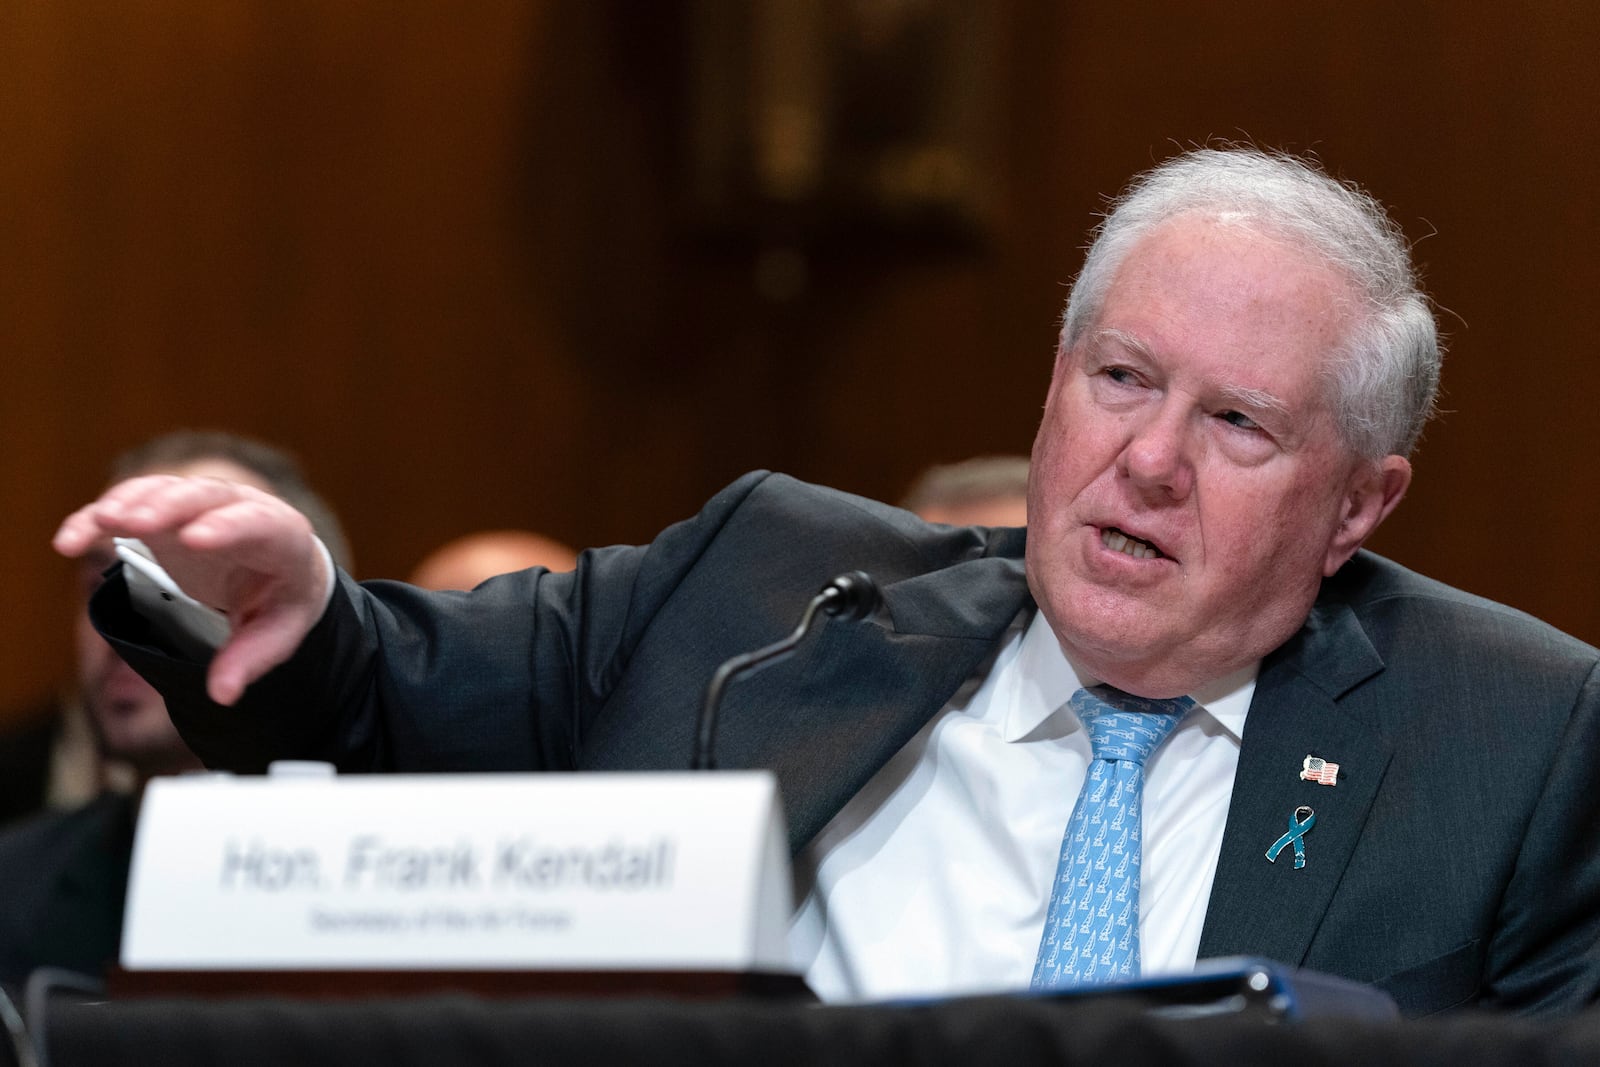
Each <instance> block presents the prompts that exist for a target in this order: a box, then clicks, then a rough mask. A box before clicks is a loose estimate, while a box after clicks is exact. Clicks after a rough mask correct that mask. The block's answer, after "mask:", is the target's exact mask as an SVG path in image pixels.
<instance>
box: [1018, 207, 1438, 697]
mask: <svg viewBox="0 0 1600 1067" xmlns="http://www.w3.org/2000/svg"><path fill="white" fill-rule="evenodd" d="M1355 298H1356V297H1355V294H1354V292H1353V291H1352V289H1351V287H1350V285H1349V283H1348V282H1347V281H1346V280H1345V279H1344V278H1343V277H1342V276H1341V275H1339V274H1337V273H1334V272H1332V271H1331V270H1329V269H1328V268H1326V267H1323V266H1321V265H1318V264H1316V263H1315V262H1314V261H1313V260H1312V258H1311V257H1309V256H1308V255H1307V254H1305V253H1304V252H1301V251H1299V250H1297V249H1295V248H1294V247H1292V246H1289V245H1286V244H1282V243H1279V242H1277V241H1274V240H1271V239H1268V238H1264V237H1262V236H1260V235H1257V234H1252V233H1250V232H1248V231H1246V230H1244V229H1241V228H1237V227H1228V226H1224V225H1219V224H1216V223H1212V222H1209V221H1206V220H1204V219H1201V218H1198V217H1192V216H1191V217H1180V218H1179V219H1176V220H1174V221H1171V222H1168V223H1166V224H1164V225H1162V226H1161V227H1158V228H1157V229H1156V230H1155V231H1153V232H1152V233H1151V234H1150V235H1148V236H1147V237H1146V238H1144V240H1143V241H1142V242H1141V243H1140V244H1139V245H1137V246H1136V247H1135V248H1134V250H1133V251H1132V253H1131V254H1130V255H1129V256H1128V258H1127V259H1126V260H1125V261H1124V263H1123V265H1122V266H1121V268H1120V269H1119V270H1118V272H1117V274H1116V276H1115V278H1114V279H1113V282H1112V285H1111V288H1110V290H1109V292H1108V293H1107V295H1106V299H1105V302H1104V305H1103V306H1102V307H1101V309H1100V313H1099V315H1098V317H1097V319H1096V321H1095V322H1094V323H1092V324H1091V325H1090V327H1089V328H1088V329H1087V330H1086V331H1085V332H1084V334H1083V336H1082V337H1080V338H1079V339H1078V341H1077V342H1076V343H1075V344H1074V345H1073V347H1072V349H1071V350H1067V351H1063V352H1061V353H1060V354H1059V355H1058V357H1057V360H1056V367H1055V373H1054V375H1053V377H1052V379H1051V383H1050V394H1049V397H1048V400H1047V401H1046V404H1045V412H1044V419H1043V421H1042V423H1041V424H1040V427H1039V433H1038V437H1037V438H1036V439H1035V441H1034V447H1033V466H1032V478H1031V482H1030V487H1029V496H1028V518H1029V533H1028V550H1027V566H1028V584H1029V587H1030V588H1031V589H1032V591H1033V595H1034V598H1035V599H1036V600H1037V601H1038V603H1039V607H1040V610H1041V611H1043V612H1044V614H1045V618H1046V619H1047V620H1048V621H1049V623H1050V625H1051V627H1052V629H1053V630H1054V631H1055V633H1056V636H1057V638H1058V639H1059V640H1060V641H1061V644H1062V647H1063V649H1065V651H1066V652H1067V653H1068V655H1069V656H1071V657H1072V658H1073V659H1074V660H1075V662H1077V664H1078V665H1079V666H1080V667H1081V668H1082V669H1084V670H1087V671H1089V672H1090V673H1092V674H1094V675H1095V676H1096V677H1098V678H1099V679H1101V680H1103V681H1106V682H1109V683H1111V684H1113V685H1116V686H1118V687H1120V688H1123V689H1128V690H1131V691H1133V692H1136V693H1139V694H1141V695H1144V696H1152V697H1162V696H1173V695H1177V694H1180V693H1186V692H1189V691H1191V690H1193V689H1194V688H1196V687H1198V686H1199V685H1201V684H1203V683H1205V682H1207V681H1211V680H1214V679H1216V678H1219V677H1221V676H1223V675H1225V674H1227V673H1229V672H1231V671H1233V670H1236V669H1238V668H1240V667H1242V666H1244V665H1246V664H1248V663H1251V662H1254V661H1255V660H1257V659H1259V658H1260V657H1261V656H1263V655H1265V654H1266V653H1267V652H1269V651H1271V650H1272V649H1273V648H1275V647H1277V646H1278V645H1279V644H1281V643H1282V642H1283V641H1284V640H1286V639H1287V638H1288V637H1289V636H1290V635H1291V634H1292V633H1293V632H1294V631H1295V630H1296V629H1298V628H1299V626H1300V625H1301V623H1302V622H1304V620H1305V617H1306V614H1307V612H1308V611H1309V610H1310V607H1311V604H1312V601H1313V600H1314V599H1315V598H1316V594H1317V589H1318V587H1319V585H1320V582H1321V579H1322V577H1323V576H1324V575H1328V574H1332V573H1333V572H1334V571H1335V570H1337V569H1338V568H1339V566H1340V565H1341V564H1342V563H1344V561H1345V560H1346V559H1348V558H1349V557H1350V555H1351V554H1353V553H1354V552H1355V550H1356V549H1357V548H1358V547H1359V546H1360V544H1361V541H1362V540H1363V539H1364V538H1365V537H1366V535H1367V534H1368V533H1370V532H1371V530H1372V529H1373V528H1374V527H1376V525H1377V523H1378V522H1379V521H1381V519H1382V518H1383V516H1384V515H1386V514H1387V513H1388V511H1389V510H1390V509H1391V508H1392V507H1393V506H1394V504H1395V503H1398V501H1399V498H1400V495H1401V494H1402V493H1403V492H1404V490H1405V486H1406V484H1407V482H1408V481H1409V476H1410V468H1409V466H1408V465H1407V464H1406V461H1405V460H1404V459H1402V458H1401V457H1398V456H1390V457H1388V458H1387V459H1386V460H1384V461H1383V463H1382V464H1373V463H1371V462H1364V461H1362V460H1360V459H1358V458H1356V457H1355V456H1353V455H1352V454H1351V453H1350V451H1349V449H1348V448H1347V447H1346V446H1345V445H1344V444H1343V442H1342V440H1341V438H1340V436H1339V433H1338V430H1337V427H1336V425H1335V422H1334V418H1333V415H1332V408H1331V404H1330V393H1329V391H1328V387H1327V385H1326V384H1325V379H1324V376H1323V371H1324V369H1325V360H1326V359H1327V356H1328V353H1330V352H1332V351H1333V350H1334V349H1335V348H1336V346H1337V345H1338V344H1339V343H1340V341H1341V340H1342V336H1343V332H1344V330H1345V328H1346V327H1347V326H1348V325H1349V322H1350V318H1349V315H1350V312H1349V311H1348V310H1347V309H1348V308H1349V307H1350V306H1351V304H1352V302H1353V301H1354V300H1355Z"/></svg>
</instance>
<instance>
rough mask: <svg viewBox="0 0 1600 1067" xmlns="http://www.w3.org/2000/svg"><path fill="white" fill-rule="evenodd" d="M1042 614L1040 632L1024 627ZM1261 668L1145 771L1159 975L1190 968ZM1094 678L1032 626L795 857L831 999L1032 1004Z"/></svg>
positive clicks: (1146, 969) (1152, 933) (798, 949)
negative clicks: (1083, 701) (1085, 692)
mask: <svg viewBox="0 0 1600 1067" xmlns="http://www.w3.org/2000/svg"><path fill="white" fill-rule="evenodd" d="M1029 615H1032V616H1033V617H1032V619H1031V621H1029V619H1028V616H1029ZM1257 666H1258V665H1257V664H1252V665H1251V666H1250V667H1249V668H1247V669H1246V670H1243V671H1240V672H1238V673H1236V674H1234V675H1232V676H1230V677H1228V678H1225V679H1222V680H1220V681H1219V682H1217V683H1215V684H1212V685H1208V686H1205V687H1203V688H1202V690H1201V691H1199V692H1195V693H1192V694H1190V695H1191V696H1193V697H1194V699H1195V701H1196V706H1195V708H1193V709H1192V710H1191V711H1190V712H1189V713H1188V714H1187V715H1185V716H1184V718H1183V720H1182V721H1181V722H1180V723H1179V725H1178V727H1177V729H1176V730H1174V731H1173V732H1172V734H1171V735H1170V736H1169V737H1168V738H1167V739H1166V741H1165V742H1163V743H1162V745H1161V746H1160V747H1159V748H1157V749H1156V751H1155V753H1154V754H1153V755H1152V756H1151V757H1150V759H1149V760H1148V762H1147V763H1146V765H1145V796H1144V855H1143V860H1142V864H1143V868H1142V869H1143V874H1142V878H1141V882H1140V899H1139V938H1140V946H1141V956H1142V969H1143V973H1144V974H1146V975H1149V974H1156V973H1160V972H1171V971H1187V970H1190V969H1192V968H1193V967H1194V963H1195V956H1196V953H1197V951H1198V948H1199V945H1200V931H1201V927H1202V926H1203V925H1204V923H1205V913H1206V902H1207V900H1208V898H1209V897H1210V894H1211V881H1212V878H1213V877H1214V876H1215V874H1216V869H1217V856H1218V853H1219V852H1220V851H1221V847H1222V830H1223V826H1224V824H1225V823H1226V821H1227V816H1228V801H1229V797H1230V795H1231V793H1232V790H1233V778H1234V772H1235V771H1236V770H1237V768H1238V764H1239V738H1240V737H1241V736H1242V734H1243V732H1244V720H1245V714H1246V712H1247V711H1248V710H1249V707H1250V698H1251V695H1252V694H1253V693H1254V692H1255V676H1256V669H1257ZM1094 682H1095V680H1094V679H1091V678H1088V677H1087V676H1085V675H1082V674H1080V673H1079V672H1078V671H1077V670H1076V669H1075V668H1074V667H1073V665H1072V664H1071V663H1070V662H1069V661H1068V660H1067V658H1066V656H1065V655H1063V654H1062V651H1061V646H1060V644H1059V643H1058V642H1057V641H1056V639H1055V635H1054V634H1053V633H1052V632H1051V630H1050V627H1049V625H1048V624H1047V623H1046V622H1045V620H1044V617H1043V616H1042V615H1038V614H1036V613H1033V612H1031V611H1029V612H1025V613H1024V614H1023V616H1022V617H1020V618H1019V619H1018V622H1017V623H1016V624H1014V626H1013V630H1012V634H1011V636H1010V638H1009V639H1008V640H1007V641H1005V642H1004V643H1003V645H1002V647H1001V649H1000V651H999V653H998V654H997V655H996V657H995V659H994V663H993V666H992V667H991V668H990V669H989V671H988V673H987V676H982V677H980V678H979V679H976V684H975V685H972V684H969V685H968V686H966V687H964V689H963V690H962V691H961V692H959V693H957V695H956V697H955V698H954V699H952V700H951V702H950V703H949V704H948V705H946V706H945V708H944V709H943V710H942V711H941V712H940V713H939V714H938V715H936V716H934V718H933V719H932V721H930V722H929V723H928V724H927V725H926V726H924V727H923V728H922V730H921V731H920V732H919V733H918V734H917V735H916V736H915V737H914V738H912V739H911V741H910V742H909V743H908V744H907V745H906V746H905V747H904V748H903V749H901V750H900V752H899V753H898V754H896V755H895V756H894V757H893V758H892V759H891V760H890V761H889V762H888V763H887V764H886V765H885V766H884V767H883V769H882V770H880V771H879V772H878V773H877V774H876V775H875V776H874V777H873V778H872V780H871V781H870V782H868V784H867V786H866V788H864V789H862V790H861V792H860V793H858V794H857V795H856V796H855V797H854V798H852V799H851V801H850V802H849V803H848V804H846V805H845V807H844V809H843V810H841V811H840V812H839V814H838V815H837V816H835V817H834V819H833V821H832V822H830V823H829V824H828V825H827V826H826V827H824V828H823V830H822V832H821V833H820V834H818V835H817V837H816V839H815V840H813V841H812V842H811V844H810V845H809V846H807V848H806V849H805V851H804V852H803V853H802V854H801V855H800V856H799V857H798V858H797V860H796V869H795V882H796V899H797V900H800V901H801V905H800V908H799V910H798V911H797V912H796V914H795V917H794V921H793V923H792V924H791V927H790V937H789V940H790V945H791V948H792V950H793V952H794V958H795V960H796V962H797V964H798V965H799V966H800V967H802V968H803V969H804V970H805V973H806V981H807V982H808V983H809V984H810V985H811V988H812V989H813V990H814V991H815V992H816V993H817V995H818V996H820V997H821V998H822V999H824V1000H828V1001H840V1000H853V999H877V998H883V997H902V996H930V995H944V994H959V993H978V992H991V991H1003V990H1016V989H1025V988H1027V986H1028V983H1029V981H1030V979H1031V978H1032V975H1033V964H1034V957H1035V955H1036V954H1037V952H1038V948H1039V936H1040V932H1041V930H1042V929H1043V926H1044V914H1045V908H1046V906H1047V905H1048V903H1049V899H1050V887H1051V883H1052V882H1053V881H1054V879H1055V874H1056V862H1057V859H1058V857H1059V855H1060V851H1061V838H1062V835H1063V833H1064V831H1065V829H1066V825H1067V820H1068V818H1069V816H1070V815H1071V814H1072V808H1073V805H1074V804H1075V803H1076V801H1077V797H1078V791H1079V789H1080V787H1081V786H1082V784H1083V779H1084V776H1085V774H1086V773H1087V771H1088V765H1089V761H1090V758H1091V754H1090V747H1089V738H1088V734H1087V732H1086V731H1085V730H1084V729H1083V726H1082V724H1081V723H1080V722H1079V721H1078V717H1077V715H1076V714H1074V713H1073V712H1072V710H1071V709H1070V708H1069V707H1067V706H1066V703H1067V700H1068V698H1069V697H1071V696H1072V694H1073V693H1074V692H1076V691H1077V690H1078V689H1079V688H1080V687H1081V686H1084V685H1092V684H1094Z"/></svg>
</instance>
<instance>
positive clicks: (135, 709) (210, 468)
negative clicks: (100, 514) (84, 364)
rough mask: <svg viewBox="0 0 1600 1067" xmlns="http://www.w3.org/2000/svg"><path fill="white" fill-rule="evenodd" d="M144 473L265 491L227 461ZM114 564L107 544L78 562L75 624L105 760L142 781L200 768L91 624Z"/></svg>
mask: <svg viewBox="0 0 1600 1067" xmlns="http://www.w3.org/2000/svg"><path fill="white" fill-rule="evenodd" d="M142 473H146V474H188V475H195V476H198V477H206V478H222V479H225V480H227V481H234V482H244V483H246V484H248V485H253V486H256V487H257V488H259V489H267V486H265V485H264V484H263V483H262V481H261V479H260V478H258V477H256V476H255V475H253V474H251V473H250V472H249V471H247V470H245V469H244V468H243V467H239V466H236V465H235V464H233V463H229V462H227V461H225V460H201V461H198V462H195V463H191V464H187V465H185V466H182V467H179V468H176V469H172V470H161V471H144V472H142ZM268 491H270V490H268ZM115 559H116V557H115V555H114V554H113V552H112V548H111V545H109V544H106V545H102V546H97V547H96V548H95V549H94V550H93V551H91V552H89V553H87V554H86V555H85V556H84V557H83V558H82V559H81V560H79V562H78V592H79V610H78V614H77V618H76V620H75V621H74V624H73V640H74V646H75V650H76V653H77V676H78V692H79V696H80V698H81V699H82V700H83V705H84V710H85V711H86V712H87V713H88V717H89V723H90V725H91V726H92V727H93V729H94V732H95V736H96V738H97V740H98V741H99V743H100V751H101V754H102V755H103V756H105V757H107V758H108V759H114V760H122V761H126V762H127V763H130V764H132V765H133V767H134V768H135V770H137V771H138V772H139V773H140V774H141V775H144V776H148V775H152V774H170V773H174V772H176V771H181V770H188V769H191V768H198V767H199V766H200V763H199V761H198V760H197V759H195V757H194V755H193V754H192V753H190V752H189V749H188V747H187V746H186V745H184V743H183V739H182V738H180V737H179V736H178V730H177V727H175V726H173V725H172V719H171V717H170V716H168V714H167V706H166V704H164V703H163V702H162V700H161V696H160V694H159V693H157V692H156V691H155V690H154V689H152V688H151V687H150V685H149V684H148V683H147V682H145V680H144V679H143V678H141V677H139V676H138V675H137V674H135V673H134V671H133V668H132V667H129V666H128V665H127V664H126V663H124V662H122V659H121V658H120V657H119V656H118V655H117V654H116V653H115V652H113V651H112V650H111V646H110V645H108V644H106V642H105V641H104V639H102V638H101V637H100V635H99V634H98V633H96V632H95V630H94V627H93V626H92V625H90V623H89V612H88V607H87V606H88V602H89V597H90V595H91V594H93V593H94V591H95V590H96V589H97V588H99V586H100V576H101V574H102V573H104V571H105V569H106V568H107V567H109V566H110V565H111V564H112V563H113V562H114V561H115Z"/></svg>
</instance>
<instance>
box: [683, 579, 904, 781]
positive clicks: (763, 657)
mask: <svg viewBox="0 0 1600 1067" xmlns="http://www.w3.org/2000/svg"><path fill="white" fill-rule="evenodd" d="M879 599H880V597H879V596H878V586H877V583H876V582H874V581H873V580H872V578H871V577H870V576H868V575H867V574H866V573H865V572H864V571H849V572H847V573H845V574H841V575H839V576H838V577H837V578H835V579H834V580H833V581H831V582H829V583H828V584H827V585H825V586H823V587H822V588H821V589H820V590H818V591H817V595H816V596H814V597H812V598H811V600H810V602H809V603H807V604H806V609H805V611H804V612H802V613H801V615H800V623H799V625H797V626H796V627H795V628H794V632H793V633H791V634H790V635H789V636H788V637H785V638H784V639H783V640H781V641H774V642H773V643H772V644H770V645H767V646H765V647H763V648H758V649H756V650H755V651H754V652H745V653H743V654H741V655H738V656H734V657H733V658H732V659H729V660H727V661H725V662H724V663H723V664H722V666H720V667H718V668H717V672H716V673H715V674H713V675H712V676H711V684H710V685H708V686H706V699H705V703H704V704H702V705H701V707H700V719H699V721H698V723H697V724H696V731H695V741H694V758H693V760H691V761H690V763H689V766H690V768H691V769H693V770H697V771H709V770H713V769H715V768H716V766H717V761H716V758H715V757H714V756H713V755H712V751H711V746H712V741H713V738H714V737H715V735H716V732H717V711H718V709H719V708H720V707H721V705H722V692H723V690H725V689H726V688H727V687H728V683H730V682H732V681H733V680H734V679H735V678H739V677H742V676H743V675H746V674H753V673H755V672H756V671H758V670H761V669H762V668H763V667H770V666H771V665H772V664H774V663H777V662H778V661H779V660H784V659H788V658H789V656H790V655H791V654H793V652H794V650H795V649H796V648H798V647H799V645H800V642H801V641H804V640H805V639H806V635H807V634H809V633H810V632H811V627H812V624H813V623H815V622H816V618H817V614H818V613H819V612H820V613H822V614H824V615H826V616H828V617H829V618H833V619H845V620H846V621H849V622H857V621H859V620H861V619H865V618H866V617H867V616H868V615H871V614H872V612H873V611H874V609H876V608H877V606H878V601H879Z"/></svg>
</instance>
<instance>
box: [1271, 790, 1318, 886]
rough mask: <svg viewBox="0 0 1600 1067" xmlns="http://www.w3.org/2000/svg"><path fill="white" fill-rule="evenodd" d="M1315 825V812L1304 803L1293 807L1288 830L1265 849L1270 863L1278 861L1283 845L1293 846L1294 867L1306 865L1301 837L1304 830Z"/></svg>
mask: <svg viewBox="0 0 1600 1067" xmlns="http://www.w3.org/2000/svg"><path fill="white" fill-rule="evenodd" d="M1315 825H1317V813H1316V812H1314V811H1312V810H1311V809H1310V808H1308V807H1306V806H1305V805H1304V804H1302V805H1300V807H1298V808H1295V809H1294V812H1293V814H1291V815H1290V816H1289V832H1288V833H1286V834H1284V835H1283V836H1282V837H1280V838H1278V839H1277V840H1276V841H1274V842H1273V843H1272V847H1271V848H1269V849H1267V859H1268V861H1270V862H1272V863H1277V862H1278V853H1280V852H1282V851H1283V846H1284V845H1293V846H1294V869H1295V870H1297V871H1298V870H1300V869H1301V868H1302V867H1304V866H1305V865H1306V843H1305V842H1304V841H1303V840H1301V838H1303V837H1305V836H1306V831H1307V830H1309V829H1311V828H1312V827H1313V826H1315Z"/></svg>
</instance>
